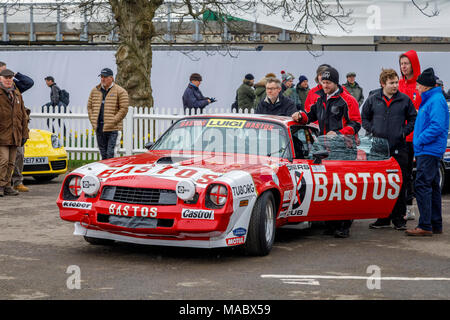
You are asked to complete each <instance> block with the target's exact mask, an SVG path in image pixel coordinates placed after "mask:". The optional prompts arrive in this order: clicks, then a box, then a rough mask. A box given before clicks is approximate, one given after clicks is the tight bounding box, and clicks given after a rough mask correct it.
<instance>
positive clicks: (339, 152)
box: [312, 135, 390, 161]
mask: <svg viewBox="0 0 450 320" xmlns="http://www.w3.org/2000/svg"><path fill="white" fill-rule="evenodd" d="M325 150H326V151H327V152H328V156H327V158H326V160H367V161H373V160H386V159H389V158H390V154H389V143H388V141H387V140H386V139H384V138H377V137H372V136H362V137H358V136H356V137H355V136H354V135H336V136H327V135H324V136H319V137H316V139H315V141H314V143H313V145H312V154H314V153H317V152H322V151H325Z"/></svg>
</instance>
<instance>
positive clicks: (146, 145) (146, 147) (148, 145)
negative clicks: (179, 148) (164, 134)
mask: <svg viewBox="0 0 450 320" xmlns="http://www.w3.org/2000/svg"><path fill="white" fill-rule="evenodd" d="M154 144H155V143H154V142H151V141H149V142H147V143H146V144H145V145H144V148H145V149H147V150H150V148H151V147H153V145H154Z"/></svg>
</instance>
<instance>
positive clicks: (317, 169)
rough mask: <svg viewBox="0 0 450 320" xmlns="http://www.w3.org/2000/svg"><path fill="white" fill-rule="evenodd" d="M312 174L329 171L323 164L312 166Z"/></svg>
mask: <svg viewBox="0 0 450 320" xmlns="http://www.w3.org/2000/svg"><path fill="white" fill-rule="evenodd" d="M311 170H312V172H327V169H326V168H325V166H324V165H323V164H316V165H314V164H313V165H311Z"/></svg>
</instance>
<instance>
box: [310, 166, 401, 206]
mask: <svg viewBox="0 0 450 320" xmlns="http://www.w3.org/2000/svg"><path fill="white" fill-rule="evenodd" d="M369 181H370V182H373V183H369ZM314 183H315V188H314V201H318V202H320V201H342V200H346V201H353V200H355V199H356V197H357V196H358V194H360V197H359V198H358V200H366V199H367V198H368V197H371V198H373V199H374V200H380V199H383V198H385V197H387V198H388V199H390V200H394V199H397V197H398V195H399V194H400V187H401V186H400V176H399V175H398V174H397V173H388V174H387V176H386V175H385V174H383V173H380V172H375V173H369V172H359V173H350V172H349V173H345V174H344V175H343V176H342V174H341V175H339V174H338V173H336V172H335V173H333V175H332V181H329V180H328V177H327V175H326V174H323V173H316V174H314ZM372 184H373V188H372V189H371V190H370V191H371V194H369V185H372ZM329 185H332V186H331V188H329V187H328V186H329ZM358 188H362V192H359V190H358Z"/></svg>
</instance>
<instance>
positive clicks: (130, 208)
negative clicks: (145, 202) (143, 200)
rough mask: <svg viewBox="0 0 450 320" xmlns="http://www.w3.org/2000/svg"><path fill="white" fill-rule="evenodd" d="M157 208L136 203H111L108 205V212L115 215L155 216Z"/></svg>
mask: <svg viewBox="0 0 450 320" xmlns="http://www.w3.org/2000/svg"><path fill="white" fill-rule="evenodd" d="M157 213H158V208H156V207H145V206H138V205H116V204H114V203H112V204H111V205H110V206H109V214H111V215H116V216H126V217H128V216H130V217H131V216H132V217H144V218H145V217H149V218H156V216H157Z"/></svg>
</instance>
